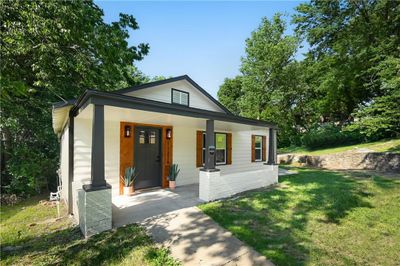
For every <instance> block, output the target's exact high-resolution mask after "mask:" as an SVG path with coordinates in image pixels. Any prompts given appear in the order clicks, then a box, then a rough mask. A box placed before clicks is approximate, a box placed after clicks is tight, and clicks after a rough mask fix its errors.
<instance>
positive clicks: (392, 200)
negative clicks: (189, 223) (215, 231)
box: [200, 169, 400, 265]
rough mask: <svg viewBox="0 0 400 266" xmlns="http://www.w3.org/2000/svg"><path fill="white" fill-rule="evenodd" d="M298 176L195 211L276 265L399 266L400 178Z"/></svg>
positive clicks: (338, 174) (352, 174)
mask: <svg viewBox="0 0 400 266" xmlns="http://www.w3.org/2000/svg"><path fill="white" fill-rule="evenodd" d="M296 170H298V171H299V174H297V175H291V176H284V177H280V178H279V182H280V184H279V185H278V186H277V187H276V188H270V189H261V190H257V191H252V192H247V193H243V194H241V195H239V196H238V197H233V198H231V199H227V200H221V201H217V202H212V203H208V204H204V205H201V206H200V208H201V209H202V210H203V211H204V212H205V213H206V214H208V215H209V216H211V217H212V218H213V219H214V220H215V221H217V222H218V223H219V224H220V225H221V226H223V227H225V228H226V229H228V230H230V231H231V232H232V233H233V234H234V235H235V236H237V237H238V238H239V239H241V240H242V241H244V242H246V243H247V244H249V245H250V246H252V247H254V248H255V249H256V250H257V251H258V252H260V253H261V254H263V255H265V256H266V257H267V258H268V259H270V260H271V261H272V262H274V263H276V264H278V265H354V264H357V265H398V263H399V258H400V179H399V178H392V179H385V178H382V177H379V176H376V175H370V174H366V173H360V172H358V173H356V172H347V173H346V172H333V171H323V170H314V169H296Z"/></svg>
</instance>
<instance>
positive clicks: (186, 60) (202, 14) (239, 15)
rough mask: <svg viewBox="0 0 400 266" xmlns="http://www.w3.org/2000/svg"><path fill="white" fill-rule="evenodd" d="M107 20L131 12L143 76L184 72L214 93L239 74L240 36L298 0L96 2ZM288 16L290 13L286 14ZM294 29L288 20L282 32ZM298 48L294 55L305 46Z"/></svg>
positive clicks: (290, 10)
mask: <svg viewBox="0 0 400 266" xmlns="http://www.w3.org/2000/svg"><path fill="white" fill-rule="evenodd" d="M95 3H96V4H97V5H98V6H99V7H100V8H102V9H103V11H104V20H105V22H107V23H110V22H112V21H117V20H118V19H119V13H126V14H131V15H133V16H134V17H135V18H136V21H137V22H138V24H139V27H140V29H138V30H135V31H132V32H131V34H130V38H129V40H128V43H129V44H130V45H137V44H139V43H142V42H144V43H148V44H149V45H150V52H149V54H148V55H147V56H145V57H144V59H143V60H142V61H140V62H136V63H135V64H136V66H137V67H138V68H139V70H140V71H142V72H143V73H144V74H145V75H148V76H150V77H153V76H160V75H162V76H166V77H171V76H172V77H174V76H180V75H184V74H187V75H189V76H190V77H191V78H192V79H193V80H194V81H196V82H197V83H198V84H199V85H200V86H201V87H203V88H204V89H205V90H207V91H208V92H209V93H210V94H211V95H212V96H214V97H215V98H217V97H216V96H217V92H218V89H219V86H220V85H221V84H222V83H223V82H224V79H225V78H233V77H235V76H236V75H238V74H239V73H240V72H239V69H240V63H241V61H240V58H241V57H242V56H244V55H245V40H246V38H248V37H250V34H251V32H252V31H254V30H255V29H256V28H257V27H258V26H259V25H260V23H261V19H262V17H267V18H272V16H273V15H274V14H275V13H277V12H280V13H282V14H286V15H288V16H290V15H292V14H293V13H294V8H295V7H296V6H297V5H298V4H299V3H300V1H264V2H260V1H257V2H238V1H233V2H228V1H221V2H215V1H203V2H194V1H189V2H188V1H186V2H183V1H180V2H166V1H157V2H149V1H146V2H138V1H95ZM287 19H288V21H290V17H287ZM292 32H293V26H290V25H289V28H288V30H287V33H288V34H290V33H292ZM305 49H306V48H303V49H302V50H300V51H299V52H298V55H297V57H298V58H300V57H301V54H302V53H303V52H304V51H305Z"/></svg>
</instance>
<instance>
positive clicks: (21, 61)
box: [0, 0, 149, 193]
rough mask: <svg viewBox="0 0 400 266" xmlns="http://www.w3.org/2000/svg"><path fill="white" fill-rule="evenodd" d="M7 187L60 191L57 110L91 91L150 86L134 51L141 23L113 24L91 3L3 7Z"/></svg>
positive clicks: (125, 18) (141, 48)
mask: <svg viewBox="0 0 400 266" xmlns="http://www.w3.org/2000/svg"><path fill="white" fill-rule="evenodd" d="M0 12H1V13H0V15H1V17H2V24H1V38H0V39H1V59H2V64H1V68H0V69H1V79H0V82H1V84H0V85H1V137H2V169H1V171H2V187H4V186H5V185H7V186H8V190H9V191H10V192H18V193H22V192H25V193H34V191H39V190H40V188H42V187H43V185H46V184H49V183H50V184H51V183H55V182H54V181H55V176H56V169H57V164H58V153H59V151H58V144H57V139H56V136H55V135H54V134H53V132H52V128H51V104H52V103H53V102H56V101H60V100H62V99H69V98H73V97H77V96H78V95H80V94H81V93H82V92H83V91H84V90H86V89H89V88H90V89H98V90H107V91H110V90H116V89H119V88H121V87H126V86H128V85H134V84H138V83H140V82H141V81H142V80H144V79H145V77H143V75H142V74H141V73H139V72H138V71H137V69H136V68H135V67H134V65H133V63H134V62H135V61H137V60H141V59H143V57H144V56H145V55H146V54H147V53H148V51H149V46H148V44H143V43H142V44H139V45H138V46H129V45H128V43H127V39H128V37H129V33H128V31H129V30H136V29H138V28H139V27H138V24H137V22H136V20H135V18H134V17H133V16H131V15H127V14H120V20H119V21H118V22H113V23H111V24H107V23H105V22H104V21H103V19H102V16H103V12H102V10H101V9H100V8H99V7H98V6H96V5H95V4H94V3H93V2H92V1H44V0H38V1H4V0H3V1H1V8H0Z"/></svg>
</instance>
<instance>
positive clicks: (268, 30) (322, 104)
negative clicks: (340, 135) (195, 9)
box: [218, 0, 400, 146]
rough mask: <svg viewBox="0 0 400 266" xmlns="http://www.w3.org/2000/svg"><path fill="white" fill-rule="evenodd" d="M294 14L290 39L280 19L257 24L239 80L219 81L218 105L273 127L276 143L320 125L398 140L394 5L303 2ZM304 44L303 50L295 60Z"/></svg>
mask: <svg viewBox="0 0 400 266" xmlns="http://www.w3.org/2000/svg"><path fill="white" fill-rule="evenodd" d="M296 11H297V12H296V13H295V15H294V16H293V18H292V23H293V24H294V26H295V33H294V34H293V35H287V34H285V29H286V25H285V23H284V20H283V19H282V16H280V15H279V14H277V15H275V16H274V17H273V18H272V19H271V20H268V19H266V18H264V19H263V20H262V21H261V24H260V26H259V28H258V29H256V30H255V31H254V32H253V33H252V34H251V36H250V38H249V39H247V40H246V55H245V56H244V58H243V59H242V66H241V68H240V70H241V75H240V76H238V77H236V78H235V79H240V80H242V82H241V84H238V85H237V86H236V88H235V90H234V91H235V92H234V93H230V92H228V91H227V89H226V87H227V86H231V83H228V82H230V80H229V79H228V80H226V82H225V84H223V85H222V86H221V89H220V92H219V94H218V96H219V97H220V100H221V102H222V103H224V104H226V105H227V106H228V108H232V109H233V110H234V111H235V112H236V113H240V114H241V115H244V116H249V117H253V118H260V119H266V120H270V121H274V122H276V123H278V125H279V126H280V128H281V131H280V135H279V137H280V145H283V146H285V145H299V144H300V139H301V136H302V135H305V134H307V133H308V132H310V131H312V130H314V129H315V128H318V125H322V124H324V123H333V124H334V125H336V126H337V127H340V128H341V130H342V131H343V132H345V131H347V132H348V131H351V132H353V133H355V132H356V133H357V134H360V138H361V139H363V140H368V139H378V138H384V137H395V136H399V135H400V126H399V123H398V121H399V119H398V118H399V116H398V114H399V113H400V102H399V96H398V95H399V91H400V83H399V79H400V71H399V68H400V67H399V65H400V64H399V62H400V61H399V60H400V2H398V1H391V0H373V1H310V2H308V3H302V4H300V5H299V6H297V8H296ZM303 41H307V42H308V43H309V45H310V49H309V51H308V52H307V53H306V54H305V55H304V59H303V60H295V54H296V51H297V49H298V48H299V46H300V45H301V43H302V42H303ZM232 95H233V96H235V97H237V98H236V101H237V102H239V104H238V105H237V106H234V107H231V106H232V102H233V100H232V99H231V97H232ZM237 95H240V96H239V97H238V96H237Z"/></svg>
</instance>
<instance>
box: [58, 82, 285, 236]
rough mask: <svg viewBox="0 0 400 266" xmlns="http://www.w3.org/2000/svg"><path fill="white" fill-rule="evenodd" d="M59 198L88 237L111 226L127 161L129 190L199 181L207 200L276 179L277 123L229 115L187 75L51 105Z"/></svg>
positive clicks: (92, 91) (203, 198)
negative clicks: (173, 172)
mask: <svg viewBox="0 0 400 266" xmlns="http://www.w3.org/2000/svg"><path fill="white" fill-rule="evenodd" d="M52 112H53V128H54V131H55V133H56V134H58V135H59V137H60V139H61V162H60V165H61V166H60V168H61V179H62V187H63V188H62V195H61V197H62V199H63V200H65V201H66V202H67V204H68V209H69V212H70V213H71V214H73V215H74V217H75V219H76V220H77V222H79V224H80V226H81V229H82V231H83V233H84V234H85V235H86V236H88V235H91V234H95V233H97V232H101V231H103V230H107V229H110V228H111V226H112V212H111V208H112V201H113V199H114V198H115V197H118V196H119V195H120V194H121V193H122V191H123V181H122V179H121V176H123V175H124V171H125V169H126V168H127V167H130V166H134V167H136V168H137V169H138V173H139V176H138V177H137V180H136V181H135V184H134V189H135V190H141V189H146V188H151V187H159V188H167V187H168V179H167V176H168V173H169V167H170V166H171V164H173V163H175V164H178V165H179V168H180V169H181V171H180V174H179V178H178V179H177V186H183V185H187V184H193V183H198V184H199V198H200V199H201V200H204V201H212V200H216V199H219V198H224V197H228V196H231V195H233V194H236V193H239V192H242V191H245V190H249V189H255V188H258V187H263V186H267V185H270V184H274V183H277V182H278V166H277V165H276V164H275V162H276V130H277V127H276V125H274V124H272V123H269V122H266V121H261V120H254V119H248V118H244V117H240V116H236V115H233V114H232V113H231V112H229V111H228V110H227V109H226V108H225V107H224V106H223V105H222V104H221V103H219V102H218V101H217V100H215V99H214V98H213V97H211V96H210V95H209V94H208V93H207V92H206V91H205V90H204V89H202V88H201V87H200V86H199V85H198V84H196V83H195V82H194V81H193V80H192V79H191V78H189V77H188V76H187V75H184V76H179V77H175V78H170V79H166V80H162V81H156V82H151V83H148V84H144V85H140V86H136V87H132V88H127V89H122V90H118V91H114V92H100V91H95V90H87V91H86V92H85V93H83V95H81V96H80V97H79V98H78V99H76V100H72V101H68V102H61V103H56V104H54V105H53V111H52Z"/></svg>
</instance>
